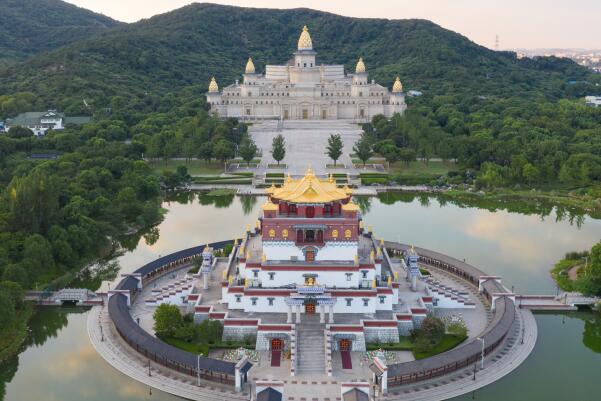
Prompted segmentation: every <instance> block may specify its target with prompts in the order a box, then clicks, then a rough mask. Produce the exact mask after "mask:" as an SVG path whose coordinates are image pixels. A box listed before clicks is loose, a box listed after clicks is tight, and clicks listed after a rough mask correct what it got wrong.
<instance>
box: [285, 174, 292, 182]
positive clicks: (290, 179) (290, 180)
mask: <svg viewBox="0 0 601 401" xmlns="http://www.w3.org/2000/svg"><path fill="white" fill-rule="evenodd" d="M291 182H292V175H290V173H288V175H287V176H286V184H290V183H291Z"/></svg>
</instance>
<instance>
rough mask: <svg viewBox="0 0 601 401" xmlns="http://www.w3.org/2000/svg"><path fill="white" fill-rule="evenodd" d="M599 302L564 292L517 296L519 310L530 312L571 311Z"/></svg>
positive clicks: (579, 294) (592, 298) (591, 298)
mask: <svg viewBox="0 0 601 401" xmlns="http://www.w3.org/2000/svg"><path fill="white" fill-rule="evenodd" d="M598 302H601V298H599V297H587V296H585V295H583V294H581V293H579V292H564V293H563V294H560V295H558V296H555V295H517V296H516V303H517V304H518V306H519V307H520V308H523V309H531V310H541V311H542V310H550V311H572V310H577V309H578V307H579V306H593V305H595V304H596V303H598Z"/></svg>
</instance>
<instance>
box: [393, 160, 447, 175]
mask: <svg viewBox="0 0 601 401" xmlns="http://www.w3.org/2000/svg"><path fill="white" fill-rule="evenodd" d="M455 167H456V165H455V163H454V162H441V161H431V162H429V163H427V164H426V163H424V162H421V161H414V162H411V163H409V166H407V165H406V164H405V163H403V162H396V163H393V164H391V165H390V169H389V172H390V173H399V174H402V175H407V176H426V175H428V176H432V177H439V176H441V175H446V174H447V173H448V172H449V171H451V170H454V169H455Z"/></svg>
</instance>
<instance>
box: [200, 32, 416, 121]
mask: <svg viewBox="0 0 601 401" xmlns="http://www.w3.org/2000/svg"><path fill="white" fill-rule="evenodd" d="M316 55H317V52H315V50H314V49H313V40H312V38H311V34H310V33H309V29H308V28H307V26H304V27H303V29H302V31H301V34H300V37H299V39H298V45H297V50H296V51H295V52H294V54H293V58H291V59H290V61H289V62H288V63H287V64H285V65H266V66H265V73H264V74H261V73H258V72H257V70H256V68H255V64H254V61H253V59H252V58H251V57H249V58H248V60H247V62H246V68H245V71H244V74H243V78H242V82H240V81H238V80H236V82H235V83H234V84H232V85H229V86H226V87H225V88H223V90H222V91H219V87H218V85H217V81H216V80H215V78H212V79H211V82H210V84H209V91H208V93H207V102H208V103H209V105H210V106H211V111H212V112H213V113H215V114H217V115H219V116H221V117H236V118H242V119H249V120H261V119H284V120H287V119H292V120H301V119H305V120H306V119H308V120H318V119H324V120H353V121H368V120H370V119H371V118H372V117H374V116H375V115H378V114H383V115H384V116H386V117H391V116H392V115H393V114H395V113H401V114H402V113H403V112H404V111H405V109H406V108H407V105H406V104H405V93H404V92H403V86H402V84H401V82H400V78H399V77H397V78H396V81H395V82H394V85H393V87H392V90H389V89H388V88H386V87H384V86H382V85H380V84H377V83H376V82H375V81H374V80H373V79H372V80H371V81H369V80H368V72H367V67H366V64H365V61H364V60H363V58H362V57H359V60H358V61H357V64H356V66H355V72H354V73H348V74H347V73H345V71H344V66H343V65H323V64H321V65H318V64H317V62H316Z"/></svg>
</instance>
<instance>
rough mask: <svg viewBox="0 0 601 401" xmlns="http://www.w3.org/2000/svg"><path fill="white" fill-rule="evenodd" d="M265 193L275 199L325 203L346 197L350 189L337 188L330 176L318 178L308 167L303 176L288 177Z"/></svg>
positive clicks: (350, 191)
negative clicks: (281, 183)
mask: <svg viewBox="0 0 601 401" xmlns="http://www.w3.org/2000/svg"><path fill="white" fill-rule="evenodd" d="M267 193H269V194H271V196H272V197H274V198H275V199H280V200H283V201H287V202H292V203H327V202H333V201H339V200H343V199H347V198H348V197H349V196H350V195H351V193H352V190H351V189H350V188H348V187H346V188H338V187H337V186H336V181H335V180H334V179H333V178H332V177H330V178H329V179H327V180H320V179H319V178H317V177H315V174H314V173H313V170H312V169H311V168H309V169H308V170H307V173H306V174H305V176H304V177H303V178H301V179H292V178H290V177H288V178H286V180H285V181H284V185H283V186H282V187H280V188H275V189H274V188H268V191H267Z"/></svg>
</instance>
